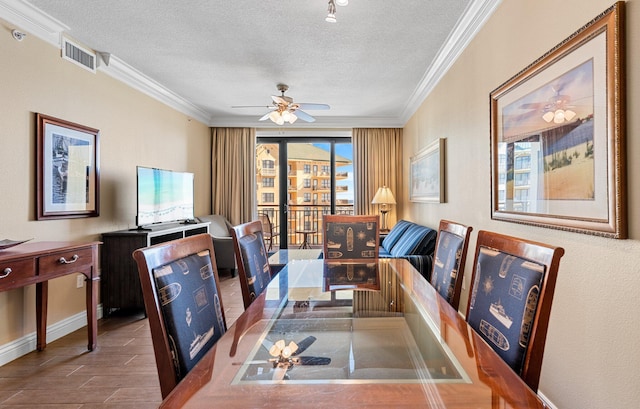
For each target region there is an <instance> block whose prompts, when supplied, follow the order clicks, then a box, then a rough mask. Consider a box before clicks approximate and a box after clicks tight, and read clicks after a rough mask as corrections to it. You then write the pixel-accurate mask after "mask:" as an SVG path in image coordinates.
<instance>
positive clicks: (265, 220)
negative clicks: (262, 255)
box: [258, 212, 278, 251]
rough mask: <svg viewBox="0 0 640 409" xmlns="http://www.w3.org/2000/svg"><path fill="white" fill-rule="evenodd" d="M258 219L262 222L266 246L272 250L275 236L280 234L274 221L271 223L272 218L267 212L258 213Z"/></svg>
mask: <svg viewBox="0 0 640 409" xmlns="http://www.w3.org/2000/svg"><path fill="white" fill-rule="evenodd" d="M258 219H259V220H260V222H261V223H262V236H263V238H264V242H265V247H267V250H268V251H271V249H273V239H274V236H276V235H277V234H278V233H277V232H276V228H275V227H274V226H273V223H271V218H270V217H269V215H268V214H267V213H262V212H261V213H258ZM267 243H268V244H267Z"/></svg>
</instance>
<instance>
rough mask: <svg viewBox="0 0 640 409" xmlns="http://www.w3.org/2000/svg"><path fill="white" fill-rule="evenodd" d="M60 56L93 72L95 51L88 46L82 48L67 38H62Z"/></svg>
mask: <svg viewBox="0 0 640 409" xmlns="http://www.w3.org/2000/svg"><path fill="white" fill-rule="evenodd" d="M62 58H64V59H65V60H69V61H71V62H73V63H74V64H77V65H79V66H81V67H82V68H84V69H87V70H89V71H91V72H93V73H94V74H95V72H96V53H95V52H93V51H92V50H90V49H88V48H84V47H82V46H80V45H78V44H76V43H73V42H72V41H71V40H69V39H68V38H63V39H62Z"/></svg>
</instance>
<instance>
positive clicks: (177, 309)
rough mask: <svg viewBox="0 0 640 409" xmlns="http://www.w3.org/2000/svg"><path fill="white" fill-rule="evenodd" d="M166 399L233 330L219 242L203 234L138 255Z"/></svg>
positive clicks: (156, 246) (155, 351)
mask: <svg viewBox="0 0 640 409" xmlns="http://www.w3.org/2000/svg"><path fill="white" fill-rule="evenodd" d="M133 258H134V259H135V261H136V263H137V265H138V273H139V276H140V284H141V286H142V295H143V298H144V304H145V308H146V311H147V316H148V317H149V327H150V329H151V339H152V342H153V350H154V353H155V358H156V367H157V369H158V376H159V378H160V390H161V393H162V398H163V399H164V398H165V397H166V396H167V395H168V394H169V392H171V390H172V389H173V388H174V387H175V386H176V385H177V384H178V383H179V382H180V381H181V380H182V378H184V377H185V376H186V374H187V373H188V372H189V371H190V370H191V369H192V368H193V367H194V366H195V364H196V363H197V362H198V361H199V360H200V359H201V358H202V357H203V356H204V355H205V354H206V352H207V351H209V350H210V349H211V348H212V347H213V345H214V344H215V343H216V342H217V340H218V339H219V338H220V337H221V336H222V334H224V333H225V331H226V329H227V325H226V320H225V316H224V308H223V306H222V299H221V298H220V292H219V289H220V282H219V279H218V270H217V268H216V264H215V262H214V260H215V253H214V250H213V242H212V241H211V236H210V235H209V234H199V235H195V236H190V237H187V238H183V239H178V240H174V241H170V242H166V243H161V244H158V245H155V246H151V247H146V248H143V249H138V250H135V251H134V252H133Z"/></svg>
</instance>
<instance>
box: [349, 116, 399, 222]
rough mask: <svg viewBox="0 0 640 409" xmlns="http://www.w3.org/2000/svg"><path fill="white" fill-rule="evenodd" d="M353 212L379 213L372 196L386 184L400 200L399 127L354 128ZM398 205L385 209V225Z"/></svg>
mask: <svg viewBox="0 0 640 409" xmlns="http://www.w3.org/2000/svg"><path fill="white" fill-rule="evenodd" d="M352 141H353V163H354V172H353V173H354V180H355V194H356V197H355V214H379V212H380V209H378V206H377V205H372V204H371V200H373V196H374V195H375V194H376V191H377V190H378V188H379V187H382V186H388V187H389V188H390V189H391V193H393V196H394V197H395V199H396V202H398V203H399V199H400V198H399V194H400V193H401V192H400V188H401V187H402V128H381V129H377V128H374V129H370V128H355V129H354V130H353V137H352ZM397 207H398V206H397V205H392V206H391V207H390V209H389V213H387V226H389V227H392V226H393V225H394V224H395V222H396V220H397V216H396V214H397V213H396V209H397Z"/></svg>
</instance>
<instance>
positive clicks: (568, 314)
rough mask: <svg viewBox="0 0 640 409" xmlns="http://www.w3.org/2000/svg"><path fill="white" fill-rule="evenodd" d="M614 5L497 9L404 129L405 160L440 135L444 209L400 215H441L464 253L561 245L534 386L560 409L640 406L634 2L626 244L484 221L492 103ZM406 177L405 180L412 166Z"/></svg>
mask: <svg viewBox="0 0 640 409" xmlns="http://www.w3.org/2000/svg"><path fill="white" fill-rule="evenodd" d="M612 4H613V2H612V1H611V0H590V1H584V0H565V1H557V0H535V1H534V0H530V1H518V0H504V1H503V2H502V4H501V5H500V6H499V8H498V9H497V11H496V12H495V13H494V15H493V16H492V17H491V18H490V20H489V21H488V22H487V23H486V25H485V26H484V27H483V28H482V30H481V32H480V33H479V34H478V35H477V36H476V37H475V39H474V40H473V41H472V43H471V44H470V46H469V47H468V48H467V49H466V50H465V51H464V53H463V54H462V55H461V56H460V58H459V59H458V60H457V61H456V63H455V65H454V66H453V68H452V69H451V70H450V71H449V72H448V73H447V75H446V77H445V78H444V80H443V81H442V82H441V83H440V84H438V86H437V87H436V89H435V90H434V91H433V93H432V94H431V95H430V96H429V97H428V99H427V100H426V101H425V102H424V103H423V104H422V106H421V107H420V109H419V110H418V111H417V112H416V114H415V115H414V116H413V117H412V118H411V120H410V121H409V122H408V123H407V125H406V127H405V129H404V148H403V149H404V157H405V158H409V157H410V156H411V155H413V154H414V153H415V152H417V151H418V150H420V149H421V148H423V147H425V146H426V145H427V144H429V143H430V142H432V141H433V140H435V139H436V138H441V137H444V138H447V166H446V175H447V193H448V200H447V203H445V204H437V205H436V204H416V203H408V202H406V201H405V203H404V205H403V207H402V216H403V217H405V218H408V219H412V220H416V221H420V222H423V223H425V224H427V225H430V226H437V223H438V221H439V219H441V218H446V219H452V220H458V221H460V222H463V223H466V224H469V225H471V226H473V228H474V232H473V233H472V241H471V242H470V249H474V248H475V237H476V233H477V231H478V230H480V229H485V230H493V231H497V232H501V233H505V234H510V235H515V236H520V237H526V238H529V239H532V240H537V241H542V242H548V243H552V244H554V245H559V246H562V247H564V248H565V250H566V254H565V256H564V257H563V259H562V261H561V264H560V271H559V277H558V282H557V287H556V292H555V296H554V302H553V309H552V312H551V322H550V326H549V333H548V337H547V345H546V350H545V357H544V363H543V367H542V375H541V383H540V392H541V393H542V394H544V395H545V396H546V397H547V398H548V399H549V400H551V402H552V403H553V404H554V405H555V406H557V407H558V408H580V409H589V408H593V409H601V408H616V409H620V408H636V407H638V401H639V400H640V383H638V382H639V380H640V369H639V368H640V350H639V349H638V347H637V344H638V339H640V318H639V315H638V312H639V311H640V304H639V302H638V290H639V289H640V274H639V272H640V241H638V239H639V238H640V226H639V225H638V217H639V216H640V206H639V204H640V176H638V175H640V139H639V135H640V122H639V120H638V115H637V114H636V113H637V112H638V109H640V83H639V79H640V76H639V74H638V72H639V71H638V67H640V47H639V40H640V2H639V1H637V0H630V1H628V2H627V5H626V6H627V7H626V10H627V29H626V38H627V47H626V50H627V104H628V106H627V112H628V113H629V115H628V121H627V126H628V132H627V151H626V155H627V162H628V165H627V175H628V194H629V200H628V207H629V218H628V221H629V223H628V225H629V236H630V239H629V240H614V239H606V238H599V237H593V236H589V235H585V234H577V233H569V232H562V231H558V230H551V229H544V228H537V227H529V226H523V225H518V224H513V223H507V222H499V221H493V220H491V216H490V189H491V186H490V164H489V155H490V152H489V94H490V92H491V91H492V90H493V89H495V88H496V87H498V86H499V85H500V84H502V83H503V82H504V81H506V80H508V79H509V78H510V77H511V76H513V75H515V74H516V73H517V72H519V71H520V70H521V69H523V68H524V67H525V66H527V65H528V64H530V63H532V62H533V61H534V60H536V59H537V58H538V57H540V56H541V55H543V54H544V53H545V52H546V51H548V50H549V49H551V48H552V47H554V46H555V45H556V44H558V43H559V42H560V41H562V40H563V39H565V38H566V37H568V36H569V35H570V34H571V33H573V32H574V31H576V30H577V29H578V28H580V27H581V26H582V25H584V24H585V23H587V22H588V21H590V20H591V19H592V18H594V17H595V16H597V15H598V14H599V13H600V12H602V11H604V10H605V9H606V8H608V7H609V6H611V5H612ZM404 168H405V175H408V161H407V162H405V164H404ZM406 179H407V178H405V180H406ZM402 197H405V198H406V197H408V191H407V186H406V185H405V186H404V191H403V192H402ZM471 251H473V250H471ZM467 260H468V261H467V265H466V272H467V273H468V274H467V275H466V280H465V283H464V286H465V287H464V288H465V289H464V293H463V295H462V299H463V300H464V301H463V302H462V305H461V307H460V311H466V304H467V303H466V300H467V297H468V288H469V276H470V272H471V269H472V266H471V264H472V263H473V257H469V258H468V259H467Z"/></svg>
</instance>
